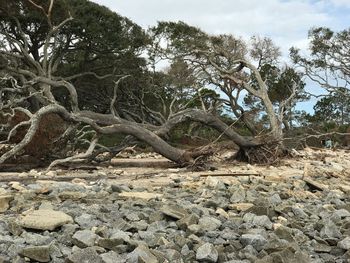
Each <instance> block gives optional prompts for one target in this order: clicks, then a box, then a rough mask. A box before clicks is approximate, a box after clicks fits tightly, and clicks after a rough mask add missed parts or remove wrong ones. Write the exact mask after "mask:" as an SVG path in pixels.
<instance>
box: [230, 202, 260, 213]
mask: <svg viewBox="0 0 350 263" xmlns="http://www.w3.org/2000/svg"><path fill="white" fill-rule="evenodd" d="M253 206H254V204H252V203H236V204H230V205H229V206H228V207H229V208H230V209H234V210H237V211H243V212H244V211H247V210H248V209H249V208H252V207H253Z"/></svg>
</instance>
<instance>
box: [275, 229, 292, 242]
mask: <svg viewBox="0 0 350 263" xmlns="http://www.w3.org/2000/svg"><path fill="white" fill-rule="evenodd" d="M275 234H276V235H277V236H278V237H279V238H281V239H284V240H287V241H289V242H294V241H295V240H294V237H293V231H292V229H290V228H289V227H285V226H282V225H281V226H279V227H277V228H276V229H275Z"/></svg>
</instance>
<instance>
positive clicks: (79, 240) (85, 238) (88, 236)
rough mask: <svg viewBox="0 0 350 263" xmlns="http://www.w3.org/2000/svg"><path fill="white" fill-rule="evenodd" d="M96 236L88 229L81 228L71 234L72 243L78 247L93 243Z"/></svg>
mask: <svg viewBox="0 0 350 263" xmlns="http://www.w3.org/2000/svg"><path fill="white" fill-rule="evenodd" d="M97 237H98V236H97V235H96V234H95V233H94V232H92V231H90V230H81V231H77V232H75V234H74V235H73V236H72V239H73V243H74V244H76V245H77V246H78V247H80V248H86V247H92V246H93V245H95V240H96V239H97Z"/></svg>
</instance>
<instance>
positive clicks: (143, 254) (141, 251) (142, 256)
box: [128, 245, 159, 263]
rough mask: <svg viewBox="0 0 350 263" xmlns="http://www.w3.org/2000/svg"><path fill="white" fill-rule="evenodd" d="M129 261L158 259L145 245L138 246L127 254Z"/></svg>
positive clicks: (150, 262)
mask: <svg viewBox="0 0 350 263" xmlns="http://www.w3.org/2000/svg"><path fill="white" fill-rule="evenodd" d="M128 262H130V263H158V262H159V261H158V259H157V258H156V256H155V255H153V254H152V253H151V251H150V250H149V249H148V248H147V247H146V246H143V245H141V246H138V247H137V248H135V249H134V251H132V252H131V253H130V254H129V255H128Z"/></svg>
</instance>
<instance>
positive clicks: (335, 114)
mask: <svg viewBox="0 0 350 263" xmlns="http://www.w3.org/2000/svg"><path fill="white" fill-rule="evenodd" d="M339 90H340V92H337V93H335V94H334V95H330V96H327V97H323V98H321V99H320V100H319V101H317V102H316V104H315V106H314V110H315V113H314V119H315V120H317V121H319V122H321V123H322V122H333V123H335V124H337V125H338V126H343V125H346V124H350V91H349V90H346V89H339Z"/></svg>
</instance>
